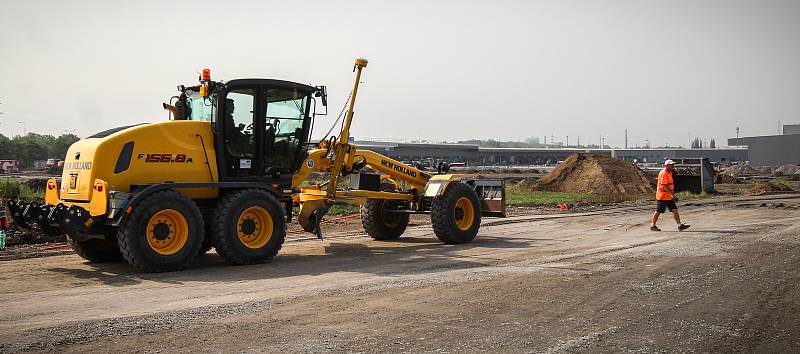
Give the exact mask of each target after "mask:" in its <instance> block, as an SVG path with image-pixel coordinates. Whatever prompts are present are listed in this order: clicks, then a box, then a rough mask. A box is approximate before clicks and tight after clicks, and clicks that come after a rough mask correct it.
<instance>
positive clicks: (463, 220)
mask: <svg viewBox="0 0 800 354" xmlns="http://www.w3.org/2000/svg"><path fill="white" fill-rule="evenodd" d="M455 214H456V215H455V220H456V226H458V228H459V229H461V230H464V231H467V230H469V228H470V227H472V223H473V222H474V221H475V206H473V205H472V201H470V200H469V198H467V197H461V198H459V199H458V201H456V210H455Z"/></svg>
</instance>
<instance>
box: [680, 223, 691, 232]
mask: <svg viewBox="0 0 800 354" xmlns="http://www.w3.org/2000/svg"><path fill="white" fill-rule="evenodd" d="M689 226H690V225H686V224H680V225H678V231H683V230H686V229H688V228H689Z"/></svg>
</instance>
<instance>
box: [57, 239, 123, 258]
mask: <svg viewBox="0 0 800 354" xmlns="http://www.w3.org/2000/svg"><path fill="white" fill-rule="evenodd" d="M67 240H69V244H70V246H72V249H73V250H75V253H77V254H78V255H79V256H81V258H83V259H85V260H87V261H89V262H94V263H103V262H117V261H121V260H122V253H121V252H120V251H119V246H117V243H116V242H115V241H107V240H101V239H89V240H86V241H75V240H73V239H72V238H71V237H69V236H67Z"/></svg>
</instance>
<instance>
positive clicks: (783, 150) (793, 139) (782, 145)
mask: <svg viewBox="0 0 800 354" xmlns="http://www.w3.org/2000/svg"><path fill="white" fill-rule="evenodd" d="M728 145H730V146H747V150H748V160H749V164H750V165H754V166H767V165H784V164H800V124H786V125H784V126H783V134H781V135H765V136H750V137H743V138H730V139H728Z"/></svg>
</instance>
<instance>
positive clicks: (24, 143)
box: [0, 133, 80, 168]
mask: <svg viewBox="0 0 800 354" xmlns="http://www.w3.org/2000/svg"><path fill="white" fill-rule="evenodd" d="M78 140H80V138H79V137H78V136H76V135H75V134H62V135H60V136H58V137H55V136H52V135H42V134H36V133H28V134H27V135H24V136H23V135H17V136H15V137H13V138H8V137H7V136H5V135H3V134H0V160H19V161H20V168H30V167H32V166H33V162H34V161H40V160H47V159H64V156H65V155H66V154H67V149H69V147H70V145H72V144H73V143H74V142H76V141H78Z"/></svg>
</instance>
